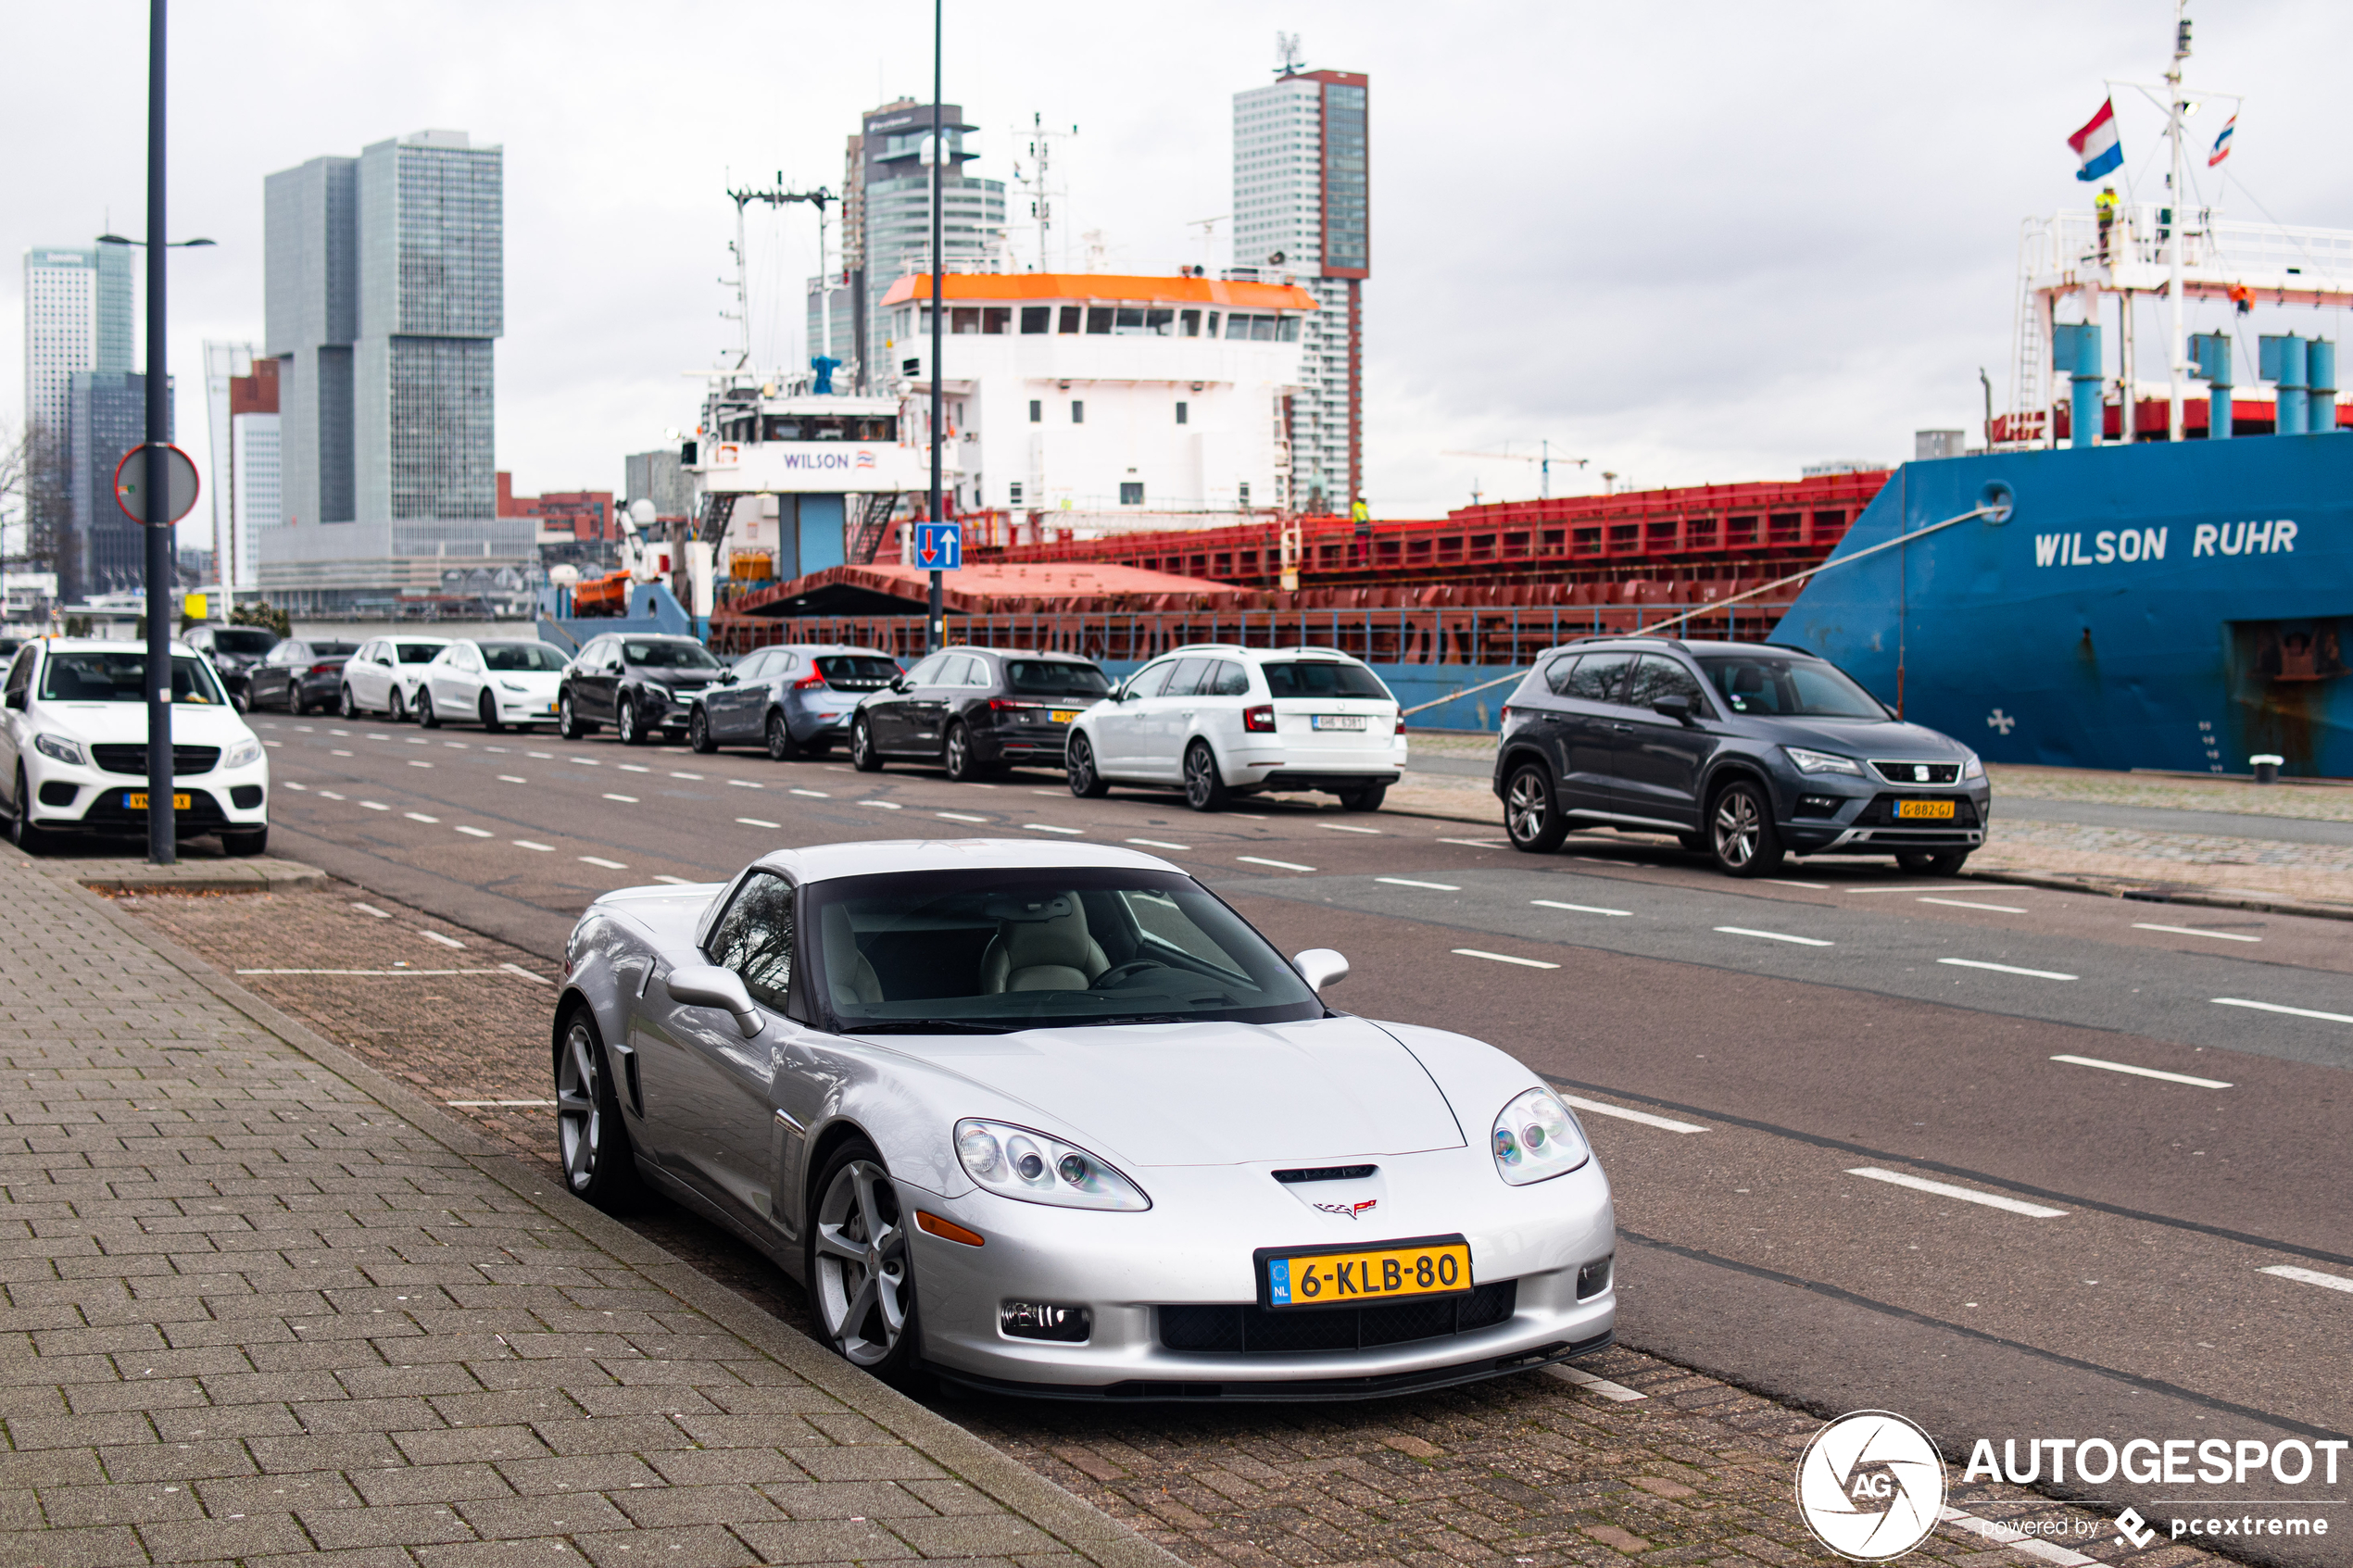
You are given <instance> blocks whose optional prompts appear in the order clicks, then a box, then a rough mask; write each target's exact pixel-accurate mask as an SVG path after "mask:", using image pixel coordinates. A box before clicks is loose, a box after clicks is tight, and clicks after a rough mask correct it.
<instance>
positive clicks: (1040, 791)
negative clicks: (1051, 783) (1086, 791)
mask: <svg viewBox="0 0 2353 1568" xmlns="http://www.w3.org/2000/svg"><path fill="white" fill-rule="evenodd" d="M1029 793H1030V794H1032V795H1051V796H1052V797H1054V798H1055V799H1057V800H1060V799H1061V798H1062V797H1063V796H1064V795H1066V794H1068V793H1069V791H1067V790H1060V789H1033V790H1031V791H1030V792H1029Z"/></svg>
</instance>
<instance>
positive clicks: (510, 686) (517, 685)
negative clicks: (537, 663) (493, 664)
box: [498, 681, 531, 692]
mask: <svg viewBox="0 0 2353 1568" xmlns="http://www.w3.org/2000/svg"><path fill="white" fill-rule="evenodd" d="M498 684H499V685H500V686H501V687H503V688H505V689H506V690H508V691H510V692H527V691H529V690H530V689H531V688H530V687H529V686H526V685H524V684H522V682H521V681H501V682H499V683H498Z"/></svg>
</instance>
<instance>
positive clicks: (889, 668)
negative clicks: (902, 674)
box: [817, 653, 899, 692]
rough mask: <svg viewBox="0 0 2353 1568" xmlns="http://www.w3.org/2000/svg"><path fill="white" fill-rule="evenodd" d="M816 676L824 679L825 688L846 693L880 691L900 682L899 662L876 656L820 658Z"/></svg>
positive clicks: (834, 654)
mask: <svg viewBox="0 0 2353 1568" xmlns="http://www.w3.org/2000/svg"><path fill="white" fill-rule="evenodd" d="M817 673H818V674H820V675H823V676H824V678H825V684H827V685H829V686H839V687H840V688H841V689H842V690H843V691H846V692H873V691H880V690H881V689H882V688H883V687H885V686H887V685H888V684H891V682H893V681H895V680H897V679H898V678H899V661H898V660H896V659H879V658H876V657H875V656H874V655H873V654H856V653H828V654H821V655H819V656H818V659H817Z"/></svg>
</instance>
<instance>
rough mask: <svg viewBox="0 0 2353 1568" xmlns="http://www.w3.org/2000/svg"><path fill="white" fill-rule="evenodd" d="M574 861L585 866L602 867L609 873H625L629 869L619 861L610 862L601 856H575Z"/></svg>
mask: <svg viewBox="0 0 2353 1568" xmlns="http://www.w3.org/2000/svg"><path fill="white" fill-rule="evenodd" d="M573 859H576V860H578V861H579V862H580V863H581V864H582V865H585V866H602V867H604V868H605V870H607V871H609V872H625V871H627V870H628V869H629V868H628V866H627V865H625V864H623V862H622V861H619V860H608V859H605V858H604V857H603V856H601V855H575V856H573Z"/></svg>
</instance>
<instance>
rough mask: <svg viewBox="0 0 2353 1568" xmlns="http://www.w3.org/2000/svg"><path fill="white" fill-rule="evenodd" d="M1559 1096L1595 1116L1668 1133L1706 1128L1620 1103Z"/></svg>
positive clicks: (1704, 1129)
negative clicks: (1615, 1118)
mask: <svg viewBox="0 0 2353 1568" xmlns="http://www.w3.org/2000/svg"><path fill="white" fill-rule="evenodd" d="M1561 1098H1563V1099H1565V1100H1567V1102H1568V1103H1569V1104H1571V1105H1573V1106H1575V1107H1576V1108H1577V1109H1578V1110H1590V1111H1592V1113H1593V1114H1594V1115H1596V1116H1615V1117H1617V1119H1618V1120H1619V1121H1621V1122H1640V1123H1642V1125H1643V1126H1645V1127H1656V1128H1659V1129H1660V1130H1661V1131H1664V1132H1669V1133H1704V1132H1705V1131H1707V1129H1706V1128H1705V1127H1703V1126H1701V1125H1699V1124H1698V1123H1695V1122H1674V1121H1669V1120H1668V1119H1667V1118H1666V1117H1664V1116H1653V1115H1652V1114H1651V1113H1650V1112H1649V1111H1647V1110H1628V1109H1626V1107H1624V1106H1622V1105H1604V1104H1603V1103H1602V1102H1601V1101H1600V1100H1597V1099H1579V1098H1577V1097H1576V1096H1575V1095H1562V1096H1561Z"/></svg>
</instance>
